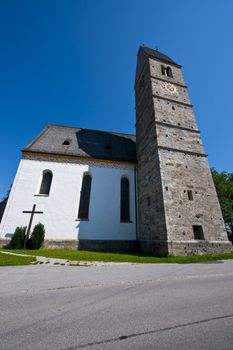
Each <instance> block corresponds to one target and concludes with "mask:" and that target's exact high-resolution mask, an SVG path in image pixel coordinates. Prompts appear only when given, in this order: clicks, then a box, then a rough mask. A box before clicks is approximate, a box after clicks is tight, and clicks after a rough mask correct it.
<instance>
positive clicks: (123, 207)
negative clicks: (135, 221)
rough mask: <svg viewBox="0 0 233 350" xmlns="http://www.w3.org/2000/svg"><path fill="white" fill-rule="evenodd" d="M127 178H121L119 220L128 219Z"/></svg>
mask: <svg viewBox="0 0 233 350" xmlns="http://www.w3.org/2000/svg"><path fill="white" fill-rule="evenodd" d="M129 220H130V217H129V180H128V179H127V178H126V177H123V178H122V179H121V221H129Z"/></svg>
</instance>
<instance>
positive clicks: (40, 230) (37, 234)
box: [27, 223, 45, 249]
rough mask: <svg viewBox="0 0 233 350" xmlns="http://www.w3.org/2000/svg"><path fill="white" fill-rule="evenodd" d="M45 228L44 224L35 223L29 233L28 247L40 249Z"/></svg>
mask: <svg viewBox="0 0 233 350" xmlns="http://www.w3.org/2000/svg"><path fill="white" fill-rule="evenodd" d="M44 235H45V228H44V225H43V224H41V223H39V224H37V225H36V226H35V227H34V229H33V231H32V234H31V237H30V238H29V239H28V241H27V248H28V249H40V248H41V246H42V245H43V243H44Z"/></svg>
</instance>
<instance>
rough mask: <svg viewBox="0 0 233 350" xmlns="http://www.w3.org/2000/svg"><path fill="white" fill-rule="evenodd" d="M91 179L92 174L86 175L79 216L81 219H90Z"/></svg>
mask: <svg viewBox="0 0 233 350" xmlns="http://www.w3.org/2000/svg"><path fill="white" fill-rule="evenodd" d="M91 180H92V179H91V175H89V174H85V175H84V177H83V183H82V189H81V194H80V202H79V210H78V218H79V219H81V220H88V216H89V204H90V195H91Z"/></svg>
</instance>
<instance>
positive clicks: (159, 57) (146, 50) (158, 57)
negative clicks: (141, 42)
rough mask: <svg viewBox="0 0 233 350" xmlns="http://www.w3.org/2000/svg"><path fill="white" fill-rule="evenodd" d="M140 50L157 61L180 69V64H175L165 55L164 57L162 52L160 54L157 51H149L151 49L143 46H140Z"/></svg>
mask: <svg viewBox="0 0 233 350" xmlns="http://www.w3.org/2000/svg"><path fill="white" fill-rule="evenodd" d="M140 50H142V51H143V53H144V54H145V55H147V56H150V57H153V58H155V59H156V60H158V61H162V62H166V63H170V64H173V65H175V66H177V67H181V65H180V64H178V63H176V62H175V61H173V60H172V59H171V58H170V57H168V56H167V55H164V54H163V53H162V52H160V51H158V50H154V49H151V48H149V47H145V46H140V48H139V51H140ZM139 51H138V52H139Z"/></svg>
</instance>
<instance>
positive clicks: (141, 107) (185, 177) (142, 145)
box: [135, 49, 232, 255]
mask: <svg viewBox="0 0 233 350" xmlns="http://www.w3.org/2000/svg"><path fill="white" fill-rule="evenodd" d="M143 51H144V50H143V49H141V50H139V55H138V62H140V65H139V66H138V68H137V79H136V83H135V96H136V120H137V124H136V126H137V132H136V135H137V158H138V181H137V185H138V214H139V215H138V216H139V218H138V220H139V239H140V246H141V249H142V250H145V251H148V252H150V253H153V254H156V255H167V254H174V255H187V254H198V253H201V254H202V253H203V252H208V253H210V252H212V253H213V252H223V251H230V250H231V249H232V245H231V243H230V242H229V241H228V238H227V234H226V231H225V227H224V222H223V218H222V213H221V209H220V206H219V202H218V198H217V194H216V190H215V187H214V183H213V179H212V176H211V172H210V169H209V165H208V160H207V158H206V155H205V151H204V148H203V144H202V141H201V137H200V132H199V130H198V128H197V124H196V121H195V116H194V113H193V110H192V105H191V103H190V100H189V95H188V91H187V87H186V86H185V83H184V79H183V76H182V71H181V67H180V66H179V65H176V64H175V63H174V62H171V63H168V62H167V61H166V62H162V60H161V57H160V58H159V59H156V58H155V59H154V58H152V57H150V56H147V55H145V52H143ZM143 60H144V63H143ZM162 65H165V66H168V65H169V66H170V68H171V69H172V75H173V77H168V76H165V75H164V74H162V69H161V66H162ZM140 67H143V68H141V72H140ZM142 82H143V83H142ZM171 84H172V85H171ZM197 227H198V229H200V230H201V231H203V235H204V237H203V235H202V233H201V236H202V238H200V237H199V236H198V234H197V233H196V232H195V229H196V228H197Z"/></svg>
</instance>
